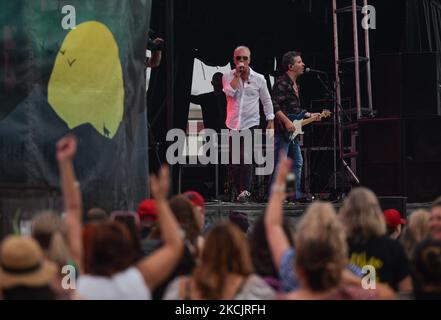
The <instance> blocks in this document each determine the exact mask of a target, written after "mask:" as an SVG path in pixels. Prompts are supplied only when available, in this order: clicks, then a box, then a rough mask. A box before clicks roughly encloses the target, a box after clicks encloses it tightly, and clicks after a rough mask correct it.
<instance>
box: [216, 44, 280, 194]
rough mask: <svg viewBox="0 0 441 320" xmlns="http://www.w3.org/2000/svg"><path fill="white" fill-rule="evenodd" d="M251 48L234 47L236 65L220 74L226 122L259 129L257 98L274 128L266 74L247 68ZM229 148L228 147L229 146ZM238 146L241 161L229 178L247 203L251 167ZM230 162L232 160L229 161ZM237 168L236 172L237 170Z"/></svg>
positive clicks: (233, 126) (231, 126)
mask: <svg viewBox="0 0 441 320" xmlns="http://www.w3.org/2000/svg"><path fill="white" fill-rule="evenodd" d="M250 62H251V51H250V49H249V48H247V47H245V46H240V47H237V48H236V49H235V50H234V64H235V65H236V68H235V69H234V70H231V71H230V72H227V73H225V74H224V76H223V87H224V92H225V95H226V97H227V119H226V121H225V125H226V126H227V128H229V129H231V130H237V131H242V130H247V129H248V130H250V131H251V134H252V135H253V130H255V129H258V127H259V123H260V114H259V100H260V101H261V102H262V105H263V110H264V113H265V117H266V120H267V129H274V110H273V104H272V101H271V96H270V94H269V91H268V87H267V83H266V80H265V77H264V76H263V75H261V74H259V73H257V72H255V71H253V70H252V69H251V68H250ZM230 151H231V146H230ZM243 153H244V152H243V147H241V164H240V165H239V167H238V166H237V165H231V166H230V168H231V170H230V178H232V179H233V180H234V184H235V186H234V187H235V190H232V191H233V194H234V191H237V192H238V194H239V195H238V197H237V198H236V200H237V201H240V202H246V201H248V200H250V198H251V193H250V189H251V185H252V178H253V166H252V165H246V164H244V161H243V158H244V156H245V157H246V156H247V155H244V154H243ZM230 163H231V162H230ZM237 169H239V172H237V171H238V170H237ZM233 200H234V199H233Z"/></svg>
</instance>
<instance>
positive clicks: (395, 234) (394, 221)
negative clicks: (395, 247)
mask: <svg viewBox="0 0 441 320" xmlns="http://www.w3.org/2000/svg"><path fill="white" fill-rule="evenodd" d="M383 214H384V220H386V226H387V235H388V236H389V237H390V238H391V239H394V240H396V239H398V238H399V237H400V234H401V226H402V225H404V224H406V220H405V219H403V218H401V215H400V213H399V212H398V210H395V209H387V210H385V211H384V212H383Z"/></svg>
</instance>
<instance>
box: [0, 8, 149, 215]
mask: <svg viewBox="0 0 441 320" xmlns="http://www.w3.org/2000/svg"><path fill="white" fill-rule="evenodd" d="M150 11H151V0H126V1H121V0H105V1H104V0H69V1H61V0H14V1H5V0H2V1H0V187H1V188H2V189H3V190H5V189H8V188H15V189H18V190H20V188H23V190H26V189H27V188H57V187H59V175H58V168H57V163H56V160H55V144H56V142H57V140H58V139H60V138H61V137H62V136H64V135H65V134H67V133H69V132H71V133H73V134H74V135H75V136H76V137H77V138H78V151H77V156H76V158H75V162H74V164H75V170H76V174H77V177H78V179H79V182H80V184H81V189H82V192H83V197H84V202H85V208H90V207H94V206H99V207H103V208H104V209H107V210H115V209H134V208H135V207H136V205H137V203H138V202H139V201H140V200H142V199H143V198H144V196H145V194H146V192H147V182H146V181H147V172H148V170H147V168H148V163H147V161H148V152H147V125H146V110H145V109H146V104H145V93H146V90H145V86H146V84H145V68H144V60H145V53H146V44H147V37H148V35H147V34H148V29H149V23H150Z"/></svg>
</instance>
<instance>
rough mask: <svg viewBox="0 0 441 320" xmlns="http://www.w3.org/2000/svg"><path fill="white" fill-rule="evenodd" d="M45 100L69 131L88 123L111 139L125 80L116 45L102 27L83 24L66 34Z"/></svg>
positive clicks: (121, 105)
mask: <svg viewBox="0 0 441 320" xmlns="http://www.w3.org/2000/svg"><path fill="white" fill-rule="evenodd" d="M48 101H49V104H50V105H51V106H52V108H53V109H54V110H55V112H56V113H57V114H58V115H59V116H60V117H61V118H62V119H63V120H64V121H65V122H66V123H67V125H68V126H69V128H71V129H73V128H75V127H77V126H79V125H81V124H84V123H90V124H91V125H92V126H93V127H94V128H95V129H96V130H97V131H98V132H99V133H100V134H102V135H103V136H105V137H107V138H113V137H114V135H115V134H116V131H117V130H118V126H119V124H120V122H121V121H122V117H123V112H124V81H123V74H122V67H121V61H120V59H119V48H118V45H117V43H116V41H115V39H114V37H113V35H112V33H111V32H110V30H109V29H108V28H107V27H106V26H105V25H104V24H102V23H100V22H97V21H89V22H84V23H82V24H79V25H78V26H77V27H76V29H73V30H71V31H70V32H69V33H68V34H67V36H66V38H65V39H64V41H63V44H62V46H61V49H60V51H59V52H58V55H57V58H56V60H55V65H54V69H53V70H52V74H51V77H50V80H49V85H48Z"/></svg>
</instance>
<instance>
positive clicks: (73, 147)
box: [56, 134, 77, 162]
mask: <svg viewBox="0 0 441 320" xmlns="http://www.w3.org/2000/svg"><path fill="white" fill-rule="evenodd" d="M76 152H77V139H76V138H75V136H74V135H72V134H68V135H66V136H64V137H63V138H61V139H60V140H59V141H58V142H57V146H56V156H57V160H58V161H60V162H61V161H65V160H72V158H73V157H74V156H75V154H76Z"/></svg>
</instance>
